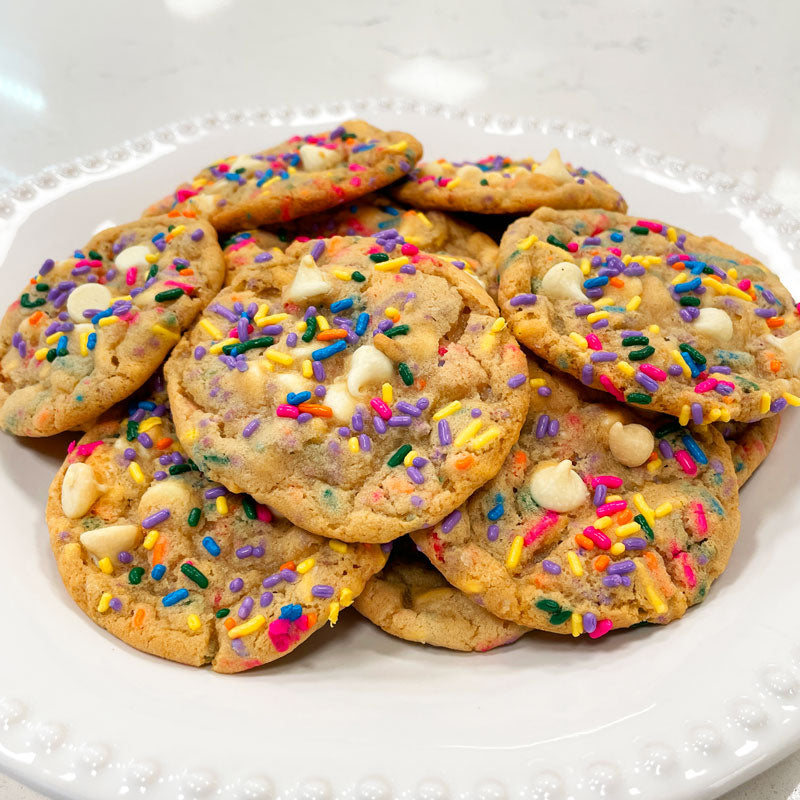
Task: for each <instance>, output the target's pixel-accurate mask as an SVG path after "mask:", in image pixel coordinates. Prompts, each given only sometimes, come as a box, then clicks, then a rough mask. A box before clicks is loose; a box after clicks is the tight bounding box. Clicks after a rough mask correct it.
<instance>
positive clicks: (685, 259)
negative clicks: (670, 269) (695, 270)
mask: <svg viewBox="0 0 800 800" xmlns="http://www.w3.org/2000/svg"><path fill="white" fill-rule="evenodd" d="M691 260H692V257H691V256H687V255H686V254H685V253H684V254H683V255H679V256H678V261H691Z"/></svg>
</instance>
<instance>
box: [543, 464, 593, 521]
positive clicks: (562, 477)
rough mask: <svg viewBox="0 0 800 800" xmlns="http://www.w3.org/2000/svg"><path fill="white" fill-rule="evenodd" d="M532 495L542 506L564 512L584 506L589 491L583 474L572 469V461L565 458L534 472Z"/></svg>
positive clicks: (560, 512)
mask: <svg viewBox="0 0 800 800" xmlns="http://www.w3.org/2000/svg"><path fill="white" fill-rule="evenodd" d="M530 490H531V496H532V497H533V499H534V500H535V501H536V502H537V503H538V504H539V505H540V506H542V508H546V509H548V510H550V511H557V512H558V513H559V514H563V513H564V512H566V511H573V510H574V509H576V508H578V507H579V506H582V505H583V504H584V503H585V502H586V499H587V497H588V496H589V492H588V490H587V489H586V484H585V483H584V482H583V480H582V479H581V476H580V475H578V473H577V472H575V470H574V469H572V462H571V461H570V460H569V459H564V460H563V461H561V462H560V463H559V464H556V465H555V466H550V467H542V468H541V469H540V470H538V471H537V472H535V473H534V474H533V477H532V478H531V482H530Z"/></svg>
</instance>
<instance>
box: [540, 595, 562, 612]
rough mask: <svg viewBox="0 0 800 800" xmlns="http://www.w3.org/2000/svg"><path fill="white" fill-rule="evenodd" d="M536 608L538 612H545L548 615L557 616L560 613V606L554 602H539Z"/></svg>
mask: <svg viewBox="0 0 800 800" xmlns="http://www.w3.org/2000/svg"><path fill="white" fill-rule="evenodd" d="M536 608H538V609H539V610H540V611H546V612H547V613H548V614H558V612H559V611H561V606H560V605H559V604H558V603H557V602H556V601H555V600H547V599H545V600H539V602H538V603H536Z"/></svg>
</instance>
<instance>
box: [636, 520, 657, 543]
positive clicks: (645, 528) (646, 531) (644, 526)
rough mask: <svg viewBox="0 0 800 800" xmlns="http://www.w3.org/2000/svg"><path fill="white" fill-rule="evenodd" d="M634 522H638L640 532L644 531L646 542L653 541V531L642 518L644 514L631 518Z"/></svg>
mask: <svg viewBox="0 0 800 800" xmlns="http://www.w3.org/2000/svg"><path fill="white" fill-rule="evenodd" d="M633 521H634V522H638V523H639V525H641V528H642V530H643V531H644V535H645V536H646V537H647V539H648V541H651V542H652V541H653V539H655V536H654V535H653V529H652V528H651V527H650V525H649V524H648V522H647V520H646V519H645V518H644V514H637V515H636V516H635V517H634V518H633Z"/></svg>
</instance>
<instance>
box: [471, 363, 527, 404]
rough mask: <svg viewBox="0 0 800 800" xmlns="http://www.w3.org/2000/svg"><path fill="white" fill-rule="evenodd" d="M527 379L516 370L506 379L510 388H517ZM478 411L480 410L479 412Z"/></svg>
mask: <svg viewBox="0 0 800 800" xmlns="http://www.w3.org/2000/svg"><path fill="white" fill-rule="evenodd" d="M527 379H528V376H527V375H525V374H524V373H522V372H518V373H517V374H516V375H512V376H511V377H510V378H509V379H508V385H509V387H510V388H511V389H517V388H519V387H520V386H522V384H523V383H525V381H526V380H527ZM479 413H480V412H479Z"/></svg>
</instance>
